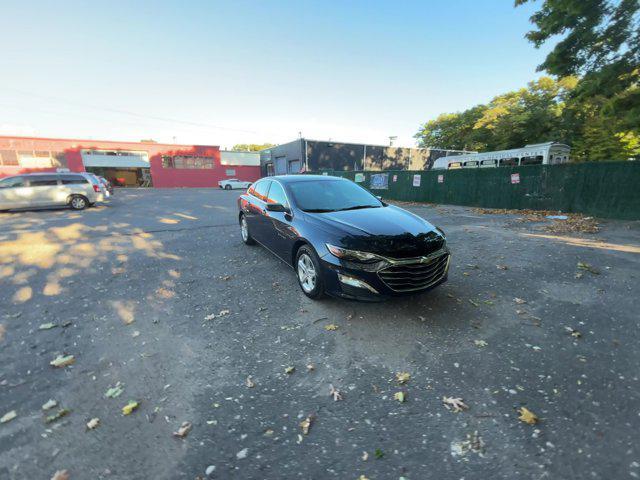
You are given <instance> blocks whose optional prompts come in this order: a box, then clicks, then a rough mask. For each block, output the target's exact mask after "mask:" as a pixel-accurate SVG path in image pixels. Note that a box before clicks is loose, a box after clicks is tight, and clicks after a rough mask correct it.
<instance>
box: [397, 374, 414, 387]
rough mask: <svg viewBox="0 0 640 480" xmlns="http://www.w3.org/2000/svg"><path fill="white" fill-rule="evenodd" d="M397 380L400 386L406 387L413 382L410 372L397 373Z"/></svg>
mask: <svg viewBox="0 0 640 480" xmlns="http://www.w3.org/2000/svg"><path fill="white" fill-rule="evenodd" d="M396 380H397V381H398V383H399V384H400V385H404V384H405V383H407V382H408V381H409V380H411V374H410V373H408V372H398V373H396Z"/></svg>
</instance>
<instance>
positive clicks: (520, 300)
mask: <svg viewBox="0 0 640 480" xmlns="http://www.w3.org/2000/svg"><path fill="white" fill-rule="evenodd" d="M513 301H514V302H516V303H517V304H518V305H524V304H525V303H527V301H526V300H523V299H522V298H518V297H516V298H514V299H513Z"/></svg>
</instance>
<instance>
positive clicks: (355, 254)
mask: <svg viewBox="0 0 640 480" xmlns="http://www.w3.org/2000/svg"><path fill="white" fill-rule="evenodd" d="M326 245H327V249H328V250H329V252H330V253H331V254H332V255H333V256H335V257H338V258H341V259H343V260H355V261H358V262H377V261H379V260H384V259H383V258H382V257H380V256H379V255H376V254H375V253H369V252H359V251H358V250H347V249H346V248H342V247H336V246H335V245H331V244H329V243H327V244H326Z"/></svg>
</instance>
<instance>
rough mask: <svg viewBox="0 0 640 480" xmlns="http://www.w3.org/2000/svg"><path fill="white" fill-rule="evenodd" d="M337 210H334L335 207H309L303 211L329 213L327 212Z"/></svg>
mask: <svg viewBox="0 0 640 480" xmlns="http://www.w3.org/2000/svg"><path fill="white" fill-rule="evenodd" d="M335 211H336V210H334V209H333V208H308V209H306V210H303V212H308V213H327V212H335Z"/></svg>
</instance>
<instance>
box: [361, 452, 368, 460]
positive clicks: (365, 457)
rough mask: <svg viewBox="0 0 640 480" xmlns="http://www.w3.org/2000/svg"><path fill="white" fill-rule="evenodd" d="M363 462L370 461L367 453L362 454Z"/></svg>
mask: <svg viewBox="0 0 640 480" xmlns="http://www.w3.org/2000/svg"><path fill="white" fill-rule="evenodd" d="M360 458H362V461H363V462H366V461H367V460H368V459H369V454H368V453H367V452H362V457H360Z"/></svg>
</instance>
